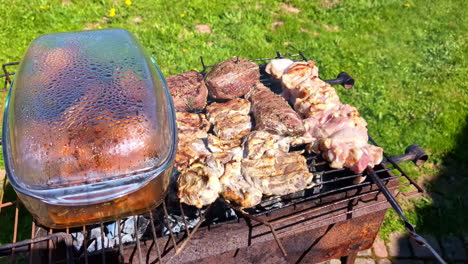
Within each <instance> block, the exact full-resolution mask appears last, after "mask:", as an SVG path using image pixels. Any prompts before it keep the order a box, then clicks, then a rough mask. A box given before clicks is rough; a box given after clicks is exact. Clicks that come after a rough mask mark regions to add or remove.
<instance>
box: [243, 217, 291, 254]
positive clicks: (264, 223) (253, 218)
mask: <svg viewBox="0 0 468 264" xmlns="http://www.w3.org/2000/svg"><path fill="white" fill-rule="evenodd" d="M237 211H238V212H239V213H241V214H242V215H243V216H244V217H247V218H249V219H252V220H254V221H257V222H259V223H262V224H263V225H265V226H267V227H268V228H270V231H271V233H272V235H273V238H274V239H275V241H276V244H278V247H279V248H280V250H281V252H282V253H283V255H284V256H285V257H286V256H287V255H288V253H287V252H286V249H284V247H283V244H282V243H281V241H280V239H279V237H278V234H277V233H276V230H275V228H274V227H273V225H272V224H270V223H269V222H268V221H265V220H263V219H260V218H258V217H255V216H253V215H249V214H248V213H246V212H244V211H243V210H240V209H237Z"/></svg>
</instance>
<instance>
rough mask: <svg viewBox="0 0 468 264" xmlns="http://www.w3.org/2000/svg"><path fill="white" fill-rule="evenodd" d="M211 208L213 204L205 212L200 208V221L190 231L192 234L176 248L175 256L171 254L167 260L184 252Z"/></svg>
mask: <svg viewBox="0 0 468 264" xmlns="http://www.w3.org/2000/svg"><path fill="white" fill-rule="evenodd" d="M210 208H211V205H208V207H207V208H206V210H205V213H204V214H202V213H201V211H200V209H198V212H199V215H200V220H199V221H198V223H197V224H196V225H195V226H194V227H193V229H192V232H191V233H190V235H187V237H186V238H185V240H184V241H183V242H182V244H181V245H180V247H179V248H178V249H176V252H175V254H174V255H173V256H171V257H170V258H169V260H168V261H167V262H171V261H172V260H173V259H174V258H175V257H176V256H177V255H179V253H180V252H182V250H183V249H184V248H185V246H186V245H187V244H188V242H189V241H190V240H191V239H192V237H193V235H194V234H195V233H196V232H197V230H198V228H199V227H200V226H201V224H202V223H203V221H205V216H206V214H207V213H208V211H209V209H210Z"/></svg>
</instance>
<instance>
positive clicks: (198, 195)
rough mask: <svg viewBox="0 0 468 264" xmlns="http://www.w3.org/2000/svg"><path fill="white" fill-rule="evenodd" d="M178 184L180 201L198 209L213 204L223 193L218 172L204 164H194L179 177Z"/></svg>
mask: <svg viewBox="0 0 468 264" xmlns="http://www.w3.org/2000/svg"><path fill="white" fill-rule="evenodd" d="M177 183H178V190H179V191H178V193H177V196H178V197H179V199H180V201H181V202H183V203H185V204H189V205H193V206H196V207H197V208H202V207H203V206H205V205H208V204H211V203H213V202H214V201H215V200H216V199H217V198H218V196H219V192H220V191H221V184H220V182H219V179H218V175H217V173H216V171H215V170H214V169H213V168H210V167H209V166H207V165H206V164H202V163H197V164H193V165H192V166H191V168H190V169H188V170H187V171H186V172H184V173H182V174H181V175H180V176H179V179H178V181H177Z"/></svg>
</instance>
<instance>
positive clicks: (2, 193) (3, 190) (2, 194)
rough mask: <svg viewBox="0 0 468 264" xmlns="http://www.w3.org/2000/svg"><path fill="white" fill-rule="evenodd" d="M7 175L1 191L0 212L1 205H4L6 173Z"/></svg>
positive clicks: (0, 210)
mask: <svg viewBox="0 0 468 264" xmlns="http://www.w3.org/2000/svg"><path fill="white" fill-rule="evenodd" d="M4 176H5V177H4V178H3V188H2V192H1V193H0V213H1V212H2V207H3V206H1V205H3V196H4V194H5V189H6V182H7V181H6V174H5V175H4Z"/></svg>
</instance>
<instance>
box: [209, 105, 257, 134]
mask: <svg viewBox="0 0 468 264" xmlns="http://www.w3.org/2000/svg"><path fill="white" fill-rule="evenodd" d="M249 112H250V102H249V101H248V100H246V99H240V98H237V99H233V100H230V101H227V102H225V103H212V104H211V105H209V106H207V107H206V114H207V117H208V120H209V121H210V123H212V124H213V126H214V127H213V131H214V133H215V134H216V136H218V137H219V138H220V139H222V140H230V139H239V138H242V137H243V136H245V135H247V134H248V133H249V132H250V130H251V129H252V122H251V120H250V116H249Z"/></svg>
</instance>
